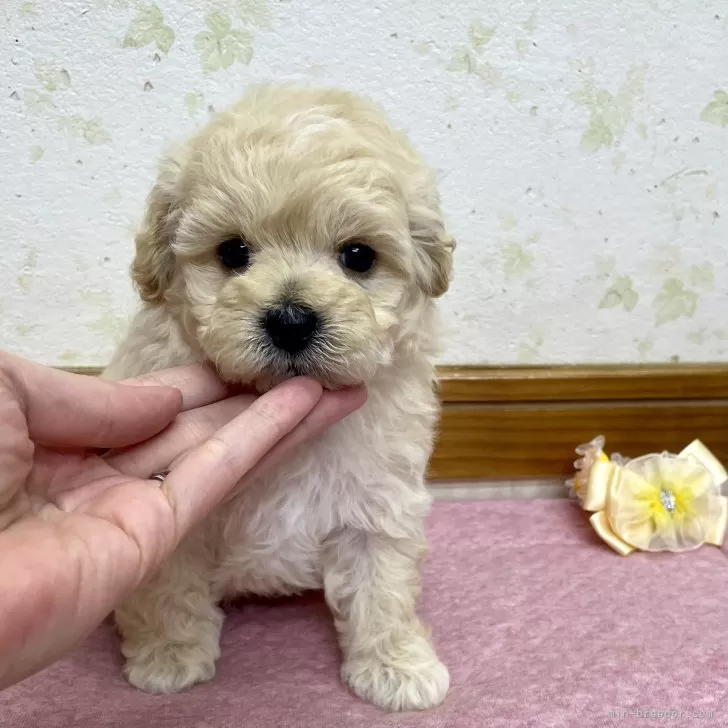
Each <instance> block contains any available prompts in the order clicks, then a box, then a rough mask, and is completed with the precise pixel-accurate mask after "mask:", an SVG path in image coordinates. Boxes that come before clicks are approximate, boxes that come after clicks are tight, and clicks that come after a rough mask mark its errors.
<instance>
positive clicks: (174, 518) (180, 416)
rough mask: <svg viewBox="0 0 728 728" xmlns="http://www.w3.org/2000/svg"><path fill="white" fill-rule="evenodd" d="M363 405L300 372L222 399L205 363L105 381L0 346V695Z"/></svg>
mask: <svg viewBox="0 0 728 728" xmlns="http://www.w3.org/2000/svg"><path fill="white" fill-rule="evenodd" d="M365 399H366V394H365V392H364V390H363V389H352V390H347V391H342V392H323V391H322V389H321V387H320V386H319V385H318V384H317V383H315V382H313V381H311V380H308V379H304V378H297V379H292V380H289V381H287V382H285V383H283V384H281V385H279V386H278V387H276V388H275V389H273V390H271V391H270V392H268V393H267V394H266V395H264V396H262V397H256V396H254V395H250V394H242V395H237V396H230V392H229V391H228V390H227V389H226V387H225V385H224V384H222V383H221V382H220V381H219V379H218V378H217V377H216V376H215V375H214V374H213V373H212V372H211V371H210V370H209V369H207V368H206V367H204V366H201V365H200V366H186V367H180V368H178V369H171V370H167V371H165V372H157V373H155V374H152V375H149V376H147V377H142V378H139V379H137V380H135V381H134V382H128V383H112V382H106V381H103V380H101V379H97V378H93V377H86V376H82V375H74V374H68V373H64V372H60V371H56V370H53V369H49V368H46V367H42V366H39V365H36V364H32V363H30V362H27V361H25V360H23V359H20V358H18V357H14V356H11V355H8V354H4V353H2V352H0V689H2V688H3V687H6V686H8V685H10V684H12V683H13V682H16V681H18V680H21V679H23V678H24V677H26V676H28V675H30V674H31V673H33V672H35V671H37V670H39V669H41V668H42V667H44V666H46V665H48V664H49V663H50V662H52V661H53V660H55V659H57V658H58V657H59V656H61V655H62V654H63V653H64V652H66V651H68V650H69V649H71V648H72V647H73V646H75V645H76V644H78V643H79V642H80V641H81V640H82V639H83V638H84V637H86V636H87V634H88V633H90V632H91V631H92V630H93V629H94V628H95V627H96V626H97V625H98V624H99V623H100V622H101V621H103V619H104V618H105V617H106V616H107V615H108V614H109V612H111V611H112V610H113V608H114V607H115V606H116V605H117V604H118V603H119V602H120V601H121V600H122V599H123V598H124V597H125V596H126V595H128V594H129V593H130V592H131V591H132V590H133V589H134V588H135V587H136V586H137V584H139V583H140V582H141V581H142V580H143V579H145V578H146V577H147V576H149V575H151V574H152V573H154V571H155V570H156V569H157V568H158V567H159V566H160V565H161V564H162V563H163V561H164V559H165V558H166V557H167V556H168V555H169V554H170V553H171V552H172V551H173V550H174V548H175V546H176V545H177V544H178V543H179V541H180V540H181V539H182V538H183V537H184V535H185V534H186V533H187V532H188V531H189V530H190V529H191V528H192V527H193V526H194V525H195V524H196V523H198V522H199V521H200V520H201V519H202V518H204V516H205V515H207V514H208V513H209V512H210V511H211V510H212V509H213V508H214V507H215V506H216V505H218V504H219V503H220V502H221V501H222V500H223V499H224V498H225V497H226V496H228V495H229V493H230V491H231V489H232V488H233V487H234V486H235V485H236V483H238V482H239V481H240V479H241V478H242V477H243V476H245V475H248V476H251V475H254V474H256V473H258V472H260V471H261V470H263V469H265V468H267V467H270V466H271V465H273V464H275V462H277V461H278V460H279V459H280V458H281V457H283V456H285V453H286V451H287V450H289V449H291V448H292V447H295V446H296V445H298V444H300V443H301V442H303V441H305V440H306V439H307V438H309V437H311V436H313V435H315V434H316V433H318V432H320V431H321V430H323V429H324V428H325V427H327V426H329V425H331V424H333V423H334V422H337V421H338V420H340V419H342V418H343V417H345V416H346V415H347V414H349V413H351V412H352V411H354V410H355V409H357V408H358V407H360V406H361V405H362V404H363V403H364V401H365ZM98 449H111V452H109V453H108V454H106V455H105V456H104V457H102V456H99V455H98V454H96V452H97V451H98ZM166 469H169V471H170V472H169V475H168V476H167V477H166V479H165V481H164V483H163V484H162V486H161V487H159V485H160V484H159V483H158V482H157V481H154V480H150V479H149V476H150V474H151V473H154V472H157V471H159V470H166Z"/></svg>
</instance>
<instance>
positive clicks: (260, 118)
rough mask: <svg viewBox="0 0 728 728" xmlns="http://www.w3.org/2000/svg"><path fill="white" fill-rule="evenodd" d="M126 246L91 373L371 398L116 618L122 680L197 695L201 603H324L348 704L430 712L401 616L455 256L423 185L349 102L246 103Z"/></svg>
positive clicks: (209, 615)
mask: <svg viewBox="0 0 728 728" xmlns="http://www.w3.org/2000/svg"><path fill="white" fill-rule="evenodd" d="M136 247H137V252H136V259H135V261H134V265H133V276H134V280H135V282H136V285H137V287H138V289H139V291H140V293H141V297H142V299H143V300H144V302H145V303H144V307H143V309H142V310H141V311H140V313H139V314H138V315H137V316H136V318H135V320H134V322H133V324H132V328H131V332H130V333H129V335H128V338H127V339H126V341H125V342H124V343H123V344H122V345H121V347H120V348H119V350H118V351H117V352H116V354H115V356H114V358H113V361H112V363H111V365H110V367H109V369H108V370H107V372H106V374H105V376H107V377H109V378H114V379H118V378H122V377H129V376H133V375H138V374H141V373H144V372H149V371H152V370H154V369H160V368H164V367H169V366H173V365H177V364H182V363H185V362H191V361H201V360H208V361H210V362H213V363H214V364H215V365H216V366H217V367H218V369H219V371H220V372H221V374H222V375H223V376H224V377H226V378H228V379H229V380H232V381H241V382H252V383H254V384H255V385H256V386H257V387H258V388H259V389H261V390H264V389H266V388H269V387H271V386H273V385H274V384H275V383H276V382H279V381H281V380H283V379H286V378H287V377H291V376H294V375H308V376H310V377H314V378H316V379H318V380H319V381H320V382H322V384H323V385H324V386H326V387H329V388H339V387H346V386H347V385H353V384H356V383H361V382H363V383H365V384H366V386H367V388H368V392H369V399H368V402H367V404H366V405H365V406H364V408H363V409H361V410H360V411H358V412H356V413H355V414H353V415H351V416H350V417H348V418H347V419H346V420H344V421H343V422H342V423H340V424H338V425H336V426H335V427H333V428H331V430H329V431H328V432H327V433H326V434H325V435H324V436H322V437H320V438H319V440H318V441H315V442H313V443H308V444H307V445H306V446H304V447H302V448H301V449H300V451H298V452H297V453H295V454H294V455H293V456H292V457H291V458H290V460H289V461H288V462H287V463H286V464H285V465H283V466H281V467H279V468H278V469H277V470H276V471H275V472H271V473H268V474H266V475H264V476H262V477H260V478H259V479H258V480H254V481H253V482H247V483H246V484H245V487H243V488H241V489H240V492H239V493H237V494H236V495H235V497H234V499H233V500H232V502H230V503H228V504H227V505H226V506H225V507H224V508H221V509H220V510H219V512H217V513H214V514H213V515H212V516H211V517H210V518H209V519H208V521H207V522H206V523H205V524H204V526H203V527H202V528H200V529H199V530H198V532H197V533H195V534H194V535H193V536H191V537H190V538H189V539H187V541H186V542H185V543H183V544H182V545H181V547H180V548H179V549H178V551H177V552H176V553H175V554H174V555H173V557H172V558H171V560H170V561H169V563H168V564H167V565H166V566H165V567H164V568H163V569H162V571H161V572H160V573H159V574H158V575H157V576H156V577H155V578H154V580H153V581H151V582H150V583H148V584H146V585H144V586H143V587H141V588H139V589H138V591H137V592H136V593H135V594H134V595H133V596H132V597H131V598H130V599H129V601H128V602H127V603H126V604H124V605H123V606H122V608H120V609H119V610H118V612H117V615H116V618H117V623H118V625H119V627H120V629H121V633H122V636H123V647H122V649H123V653H124V656H125V657H126V675H127V677H128V679H129V681H130V682H131V683H132V684H134V685H136V686H137V687H139V688H142V689H143V690H147V691H150V692H174V691H177V690H182V689H183V688H186V687H188V686H190V685H193V684H194V683H197V682H201V681H204V680H209V679H210V678H212V677H213V675H214V673H215V662H216V660H217V659H218V656H219V654H220V648H219V638H220V628H221V626H222V622H223V613H222V611H221V610H220V608H219V606H218V604H219V602H220V601H221V600H223V599H225V598H228V597H232V596H235V595H241V594H261V595H277V594H291V593H295V592H300V591H302V590H305V589H319V588H323V589H324V592H325V595H326V600H327V602H328V604H329V605H330V607H331V610H332V612H333V615H334V619H335V622H336V629H337V630H338V634H339V640H340V644H341V650H342V653H343V666H342V671H341V674H342V678H343V680H344V681H345V682H346V683H347V684H348V685H349V686H351V688H352V689H353V690H354V692H356V693H357V694H358V695H359V696H361V697H362V698H364V699H365V700H369V701H371V702H373V703H375V704H377V705H379V706H381V707H383V708H388V709H392V710H407V709H417V708H428V707H430V706H433V705H437V704H438V703H439V702H440V701H442V700H443V698H444V697H445V694H446V692H447V689H448V684H449V676H448V672H447V669H446V668H445V666H444V665H443V664H442V663H441V662H440V661H439V660H438V658H437V655H436V654H435V650H434V648H433V646H432V643H431V642H430V638H429V636H428V631H427V629H426V628H425V627H424V626H423V624H422V623H421V622H420V620H419V619H418V617H417V615H416V613H415V604H416V601H417V597H418V593H419V575H418V567H419V563H420V559H421V557H422V556H423V553H424V551H425V539H424V535H423V521H424V519H425V516H426V514H427V512H428V509H429V507H430V496H429V495H428V492H427V490H426V488H425V485H424V482H423V475H424V472H425V466H426V463H427V461H428V457H429V455H430V450H431V446H432V439H433V430H434V427H435V424H436V419H437V399H436V396H435V393H434V391H433V384H434V374H433V364H432V361H431V356H432V352H433V344H434V340H433V334H434V328H435V323H434V305H433V299H434V298H436V297H437V296H440V295H441V294H442V293H444V292H445V290H446V289H447V287H448V281H449V278H450V269H451V257H452V251H453V248H454V241H453V240H452V238H451V237H450V236H449V235H448V233H447V231H446V230H445V227H444V225H443V221H442V218H441V215H440V208H439V201H438V194H437V191H436V188H435V184H434V181H433V177H432V174H431V172H430V171H429V170H428V168H427V167H426V166H425V164H424V163H423V161H422V159H421V158H420V157H419V156H418V155H417V154H416V153H415V152H414V151H413V150H412V148H411V147H410V146H409V144H408V143H407V141H406V139H405V137H404V136H403V135H402V134H400V133H398V132H396V131H394V130H393V129H392V128H391V127H390V126H389V125H388V123H387V121H386V119H385V118H384V116H383V115H382V113H381V111H380V110H379V109H378V108H376V107H375V106H373V105H372V104H371V103H369V102H367V101H364V100H362V99H359V98H356V97H355V96H352V95H350V94H347V93H343V92H339V91H318V90H312V89H300V88H292V87H263V88H257V89H255V90H253V91H252V92H250V93H249V94H248V95H247V96H246V97H245V98H244V99H243V100H242V101H241V102H239V103H238V104H237V105H235V106H233V107H232V108H230V109H229V110H228V111H225V112H223V113H220V114H218V115H217V116H215V117H214V118H213V119H212V120H211V121H210V122H209V123H208V124H207V126H206V127H205V128H204V129H202V131H201V132H199V133H198V134H197V135H196V136H194V137H193V138H192V139H191V140H190V141H189V142H187V143H185V144H182V145H181V146H179V147H178V148H177V149H175V150H174V151H173V152H172V153H171V154H170V155H169V157H168V158H167V159H166V160H165V161H164V162H163V163H162V165H161V169H160V172H159V177H158V180H157V183H156V185H155V186H154V188H153V190H152V192H151V195H150V197H149V201H148V209H147V213H146V219H145V221H144V224H143V227H142V229H141V231H140V233H139V234H138V236H137V238H136ZM204 487H205V484H204V483H200V488H204Z"/></svg>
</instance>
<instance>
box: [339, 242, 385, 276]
mask: <svg viewBox="0 0 728 728" xmlns="http://www.w3.org/2000/svg"><path fill="white" fill-rule="evenodd" d="M376 259H377V254H376V253H375V252H374V250H372V248H370V247H369V246H368V245H365V244H364V243H360V242H357V241H355V242H351V243H347V244H346V245H345V246H344V247H343V248H342V249H341V252H340V253H339V261H340V262H341V265H343V266H344V268H348V269H349V270H352V271H354V272H355V273H366V272H367V271H368V270H371V268H372V266H373V265H374V262H375V261H376Z"/></svg>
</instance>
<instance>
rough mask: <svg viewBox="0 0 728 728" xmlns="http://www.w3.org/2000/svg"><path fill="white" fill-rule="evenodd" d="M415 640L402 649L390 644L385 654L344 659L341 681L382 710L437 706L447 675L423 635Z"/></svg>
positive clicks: (419, 708) (444, 689) (443, 693)
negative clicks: (390, 646) (389, 648)
mask: <svg viewBox="0 0 728 728" xmlns="http://www.w3.org/2000/svg"><path fill="white" fill-rule="evenodd" d="M416 641H417V643H418V644H410V645H407V646H405V648H404V649H397V648H396V646H393V647H392V648H391V651H390V652H388V654H382V653H381V652H380V653H379V654H374V653H373V654H371V655H369V656H367V657H356V658H353V659H350V660H346V661H345V662H344V664H343V666H342V668H341V678H342V680H343V681H344V682H345V683H346V684H347V685H349V687H350V688H351V689H352V690H353V691H354V692H355V693H356V694H357V695H358V696H359V697H360V698H362V700H366V701H368V702H370V703H374V705H377V706H379V707H380V708H384V709H385V710H425V709H427V708H433V707H435V706H436V705H439V704H440V703H441V702H442V701H443V700H444V699H445V695H447V691H448V688H449V687H450V674H449V673H448V671H447V668H446V667H445V665H443V664H442V663H441V662H440V661H439V660H438V659H437V655H436V654H435V651H434V650H433V649H432V647H431V646H430V644H429V643H427V641H426V640H425V639H424V638H423V637H417V638H416ZM422 643H424V645H423V644H422ZM413 647H415V648H416V649H412V648H413Z"/></svg>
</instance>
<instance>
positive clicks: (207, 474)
mask: <svg viewBox="0 0 728 728" xmlns="http://www.w3.org/2000/svg"><path fill="white" fill-rule="evenodd" d="M322 394H323V389H322V388H321V385H320V384H318V383H317V382H315V381H313V380H312V379H307V378H304V377H296V378H294V379H289V380H287V381H285V382H283V383H282V384H279V385H278V386H277V387H275V388H273V389H272V390H270V391H269V392H267V393H266V394H264V395H263V396H261V397H259V398H258V399H256V400H255V401H254V402H253V403H252V404H251V405H250V407H248V409H246V410H245V412H243V413H242V414H241V415H240V416H238V417H236V418H235V419H234V420H233V421H232V422H230V423H228V424H227V425H225V426H224V427H222V428H221V429H220V430H218V431H217V433H215V435H213V436H212V437H211V438H210V439H209V440H207V442H205V443H203V444H202V445H199V446H198V447H196V448H194V449H193V450H191V451H189V452H188V453H187V454H186V455H184V456H183V457H182V459H181V460H179V461H178V462H177V463H175V464H174V465H173V466H172V468H171V470H170V473H169V475H168V476H167V478H166V480H165V481H164V490H165V492H166V493H167V495H168V497H169V500H170V502H171V505H172V508H173V510H174V513H175V521H176V524H177V528H178V533H184V532H186V531H187V530H188V529H189V528H190V527H191V525H192V524H193V523H195V522H197V521H199V520H200V519H202V518H203V517H204V516H206V515H207V514H208V513H209V512H210V511H211V510H212V509H213V508H214V507H215V506H216V505H217V504H218V503H220V501H221V500H222V499H223V498H224V496H225V495H227V493H228V492H229V491H230V490H231V489H232V488H233V487H234V486H235V485H236V484H237V483H238V482H239V481H240V480H241V478H243V476H244V475H245V474H246V473H247V472H248V471H249V470H251V469H252V468H253V466H255V465H256V463H258V462H259V461H260V460H261V459H262V458H263V456H265V455H266V454H267V453H268V452H269V451H270V450H271V449H272V448H273V447H274V445H275V444H276V443H277V442H279V441H280V440H282V439H283V438H284V437H285V436H286V435H287V434H288V433H289V432H290V431H291V430H293V428H294V427H295V426H296V425H297V424H298V423H299V422H301V420H303V419H304V417H306V416H307V415H308V414H309V413H310V412H311V410H313V408H314V407H315V406H316V404H317V403H318V402H319V400H320V399H321V396H322Z"/></svg>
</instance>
